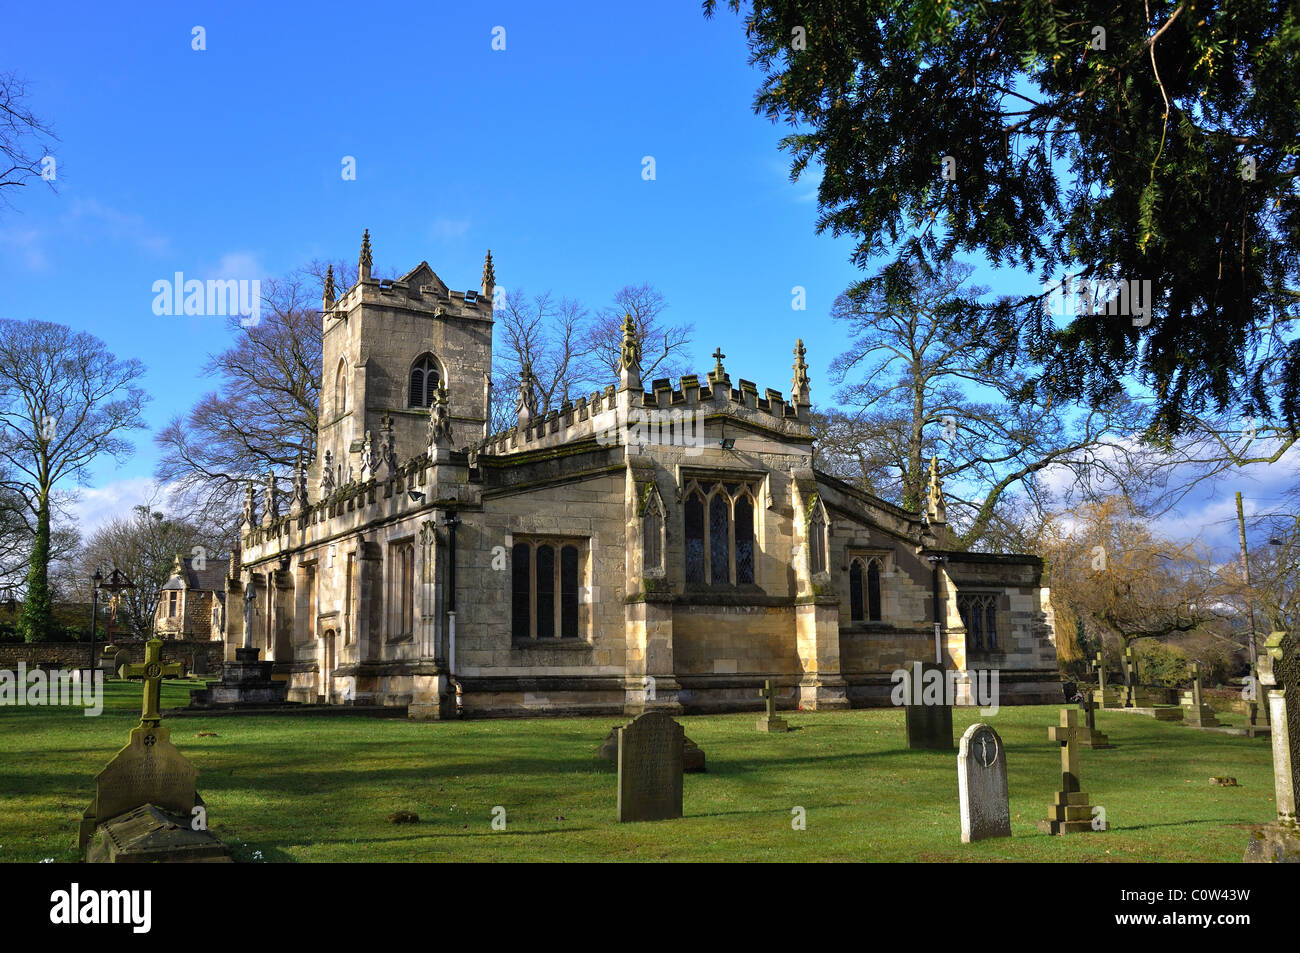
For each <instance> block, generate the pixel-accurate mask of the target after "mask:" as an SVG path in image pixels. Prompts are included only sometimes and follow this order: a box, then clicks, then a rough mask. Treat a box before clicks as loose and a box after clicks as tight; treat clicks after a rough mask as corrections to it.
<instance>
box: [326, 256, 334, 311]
mask: <svg viewBox="0 0 1300 953" xmlns="http://www.w3.org/2000/svg"><path fill="white" fill-rule="evenodd" d="M334 301H335V296H334V266H333V265H330V266H329V267H328V268H326V269H325V310H327V311H328V310H329V309H330V308H332V307H334Z"/></svg>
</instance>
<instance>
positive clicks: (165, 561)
mask: <svg viewBox="0 0 1300 953" xmlns="http://www.w3.org/2000/svg"><path fill="white" fill-rule="evenodd" d="M196 549H197V552H196ZM177 556H180V557H181V559H182V560H183V561H184V562H186V563H187V564H188V565H189V566H190V567H191V568H194V569H202V568H204V567H205V566H206V565H207V564H208V562H212V563H214V564H215V563H218V562H220V561H221V560H222V559H223V558H229V557H228V555H227V556H225V557H223V556H222V555H221V550H220V549H219V548H218V547H216V546H215V545H214V544H213V541H212V537H211V535H210V534H207V533H204V532H203V531H202V530H200V528H199V527H197V526H195V525H194V524H193V523H191V522H189V521H187V520H183V519H176V518H175V517H170V516H167V515H166V514H164V513H163V512H162V511H161V510H156V509H154V508H153V507H152V505H141V506H136V507H133V508H132V512H131V515H130V516H118V517H114V518H113V519H111V520H109V521H108V522H106V523H104V524H103V525H102V526H100V527H99V528H98V529H96V530H95V532H94V533H92V534H91V536H90V539H88V540H87V541H86V546H85V549H84V550H83V551H82V553H81V554H80V558H79V559H78V563H79V564H80V569H81V572H80V573H79V576H78V581H80V580H82V579H86V578H88V577H89V576H90V575H92V574H93V573H94V572H95V570H96V569H97V568H98V569H100V570H101V571H102V572H103V573H104V574H105V575H107V574H108V572H109V570H110V569H120V570H122V572H124V573H125V574H126V575H127V577H128V578H129V579H130V580H131V582H133V583H134V584H135V588H134V589H127V590H124V591H123V593H122V605H121V607H120V608H119V610H118V620H119V623H120V625H121V627H122V628H124V629H127V630H129V631H133V632H136V633H138V634H141V635H148V634H150V633H152V632H153V626H154V618H155V615H156V612H157V608H158V600H159V599H160V598H161V593H162V587H163V584H164V583H166V582H167V580H168V578H169V577H170V576H171V571H172V566H173V564H174V563H175V559H176V557H177ZM89 590H90V586H89V583H86V584H85V586H84V588H82V589H80V591H78V595H80V596H81V597H82V598H83V599H84V600H85V601H87V602H89V601H90V591H89Z"/></svg>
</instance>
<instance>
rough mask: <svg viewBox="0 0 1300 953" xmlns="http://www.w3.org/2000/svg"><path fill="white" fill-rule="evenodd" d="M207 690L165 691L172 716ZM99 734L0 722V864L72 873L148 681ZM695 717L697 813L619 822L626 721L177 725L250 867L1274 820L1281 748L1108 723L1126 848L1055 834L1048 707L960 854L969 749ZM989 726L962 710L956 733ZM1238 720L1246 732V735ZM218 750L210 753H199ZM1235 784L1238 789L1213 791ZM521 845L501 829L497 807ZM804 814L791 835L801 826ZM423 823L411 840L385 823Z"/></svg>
mask: <svg viewBox="0 0 1300 953" xmlns="http://www.w3.org/2000/svg"><path fill="white" fill-rule="evenodd" d="M198 684H199V683H197V682H194V681H170V682H167V683H165V685H164V690H163V705H164V707H166V706H179V705H183V704H185V703H186V702H187V701H188V690H189V689H190V688H192V687H197V686H198ZM106 696H107V698H106V707H105V711H104V714H103V715H102V716H100V717H98V718H87V717H84V716H83V715H82V714H81V713H80V711H79V710H74V709H59V708H12V707H10V708H0V861H27V862H31V861H40V860H43V859H45V858H53V859H54V860H56V861H73V860H75V859H76V853H75V850H74V843H75V840H76V828H77V820H78V818H79V816H80V814H81V811H82V810H83V809H84V808H85V806H86V805H87V804H88V803H89V801H90V798H91V794H92V791H93V783H92V780H91V779H92V777H93V775H94V774H95V773H96V772H97V771H99V770H100V769H101V768H102V767H103V766H104V765H105V764H106V763H107V761H108V759H109V758H110V757H111V756H112V755H113V753H114V752H115V751H116V750H117V749H118V748H120V747H121V746H122V745H124V744H125V743H126V740H127V732H128V731H129V730H130V728H131V727H133V726H134V725H135V724H136V722H137V721H138V719H139V704H140V688H139V685H138V683H132V684H125V683H122V682H109V683H108V684H107V686H106ZM755 717H756V716H755V715H754V714H736V715H713V716H700V717H685V718H682V719H681V722H682V724H683V725H685V728H686V733H687V734H688V735H689V736H690V737H691V738H692V739H693V740H694V741H695V742H697V743H698V744H699V745H700V747H702V748H703V749H704V751H705V752H706V754H707V756H708V773H707V774H688V775H686V778H685V815H686V816H685V817H684V818H683V819H682V820H679V821H660V822H656V823H643V824H619V823H617V822H616V821H615V819H614V818H615V802H616V778H615V773H614V769H613V766H612V765H607V764H605V763H603V762H600V761H597V760H596V759H595V751H596V748H597V747H598V746H599V745H600V743H601V741H602V740H603V739H604V738H605V735H606V733H607V732H608V730H609V728H610V727H611V726H612V725H614V724H616V723H619V721H620V719H617V718H561V719H524V720H518V721H504V720H492V721H468V722H442V723H438V722H432V723H415V722H409V721H405V720H397V719H391V720H390V719H375V718H364V717H353V716H337V717H320V716H291V715H290V716H241V717H234V716H223V717H200V718H192V717H191V718H173V719H168V721H167V722H166V724H167V725H168V726H169V727H170V729H171V732H172V741H173V742H174V743H175V744H176V745H177V746H178V747H179V748H180V749H181V751H182V752H184V753H185V755H186V756H187V757H189V758H190V760H192V761H193V762H194V764H195V765H196V766H197V768H198V771H199V782H198V784H199V791H200V793H202V795H203V797H204V799H205V800H206V801H207V804H208V810H209V812H210V813H209V822H210V824H211V827H212V830H213V831H214V832H215V833H216V834H217V835H218V836H219V837H221V838H222V839H223V840H225V841H226V843H228V844H229V845H230V846H231V848H232V850H233V853H234V856H235V858H236V859H237V860H241V861H256V860H262V861H266V862H273V861H485V860H492V861H523V860H544V861H545V860H550V861H558V860H678V861H681V860H713V861H750V860H761V861H785V860H801V861H817V860H889V861H905V860H920V861H955V860H980V861H990V860H1024V861H1064V862H1079V861H1228V862H1237V861H1240V860H1241V855H1242V851H1243V850H1244V848H1245V846H1246V840H1247V829H1248V827H1249V826H1250V825H1253V824H1260V823H1264V822H1267V821H1269V820H1271V819H1272V818H1273V817H1274V807H1273V782H1272V767H1271V757H1270V753H1269V747H1268V741H1267V739H1248V738H1238V737H1232V736H1228V735H1223V734H1218V733H1214V732H1203V731H1196V730H1193V729H1189V728H1184V727H1182V726H1179V725H1170V724H1162V723H1158V722H1156V721H1154V720H1152V719H1149V718H1143V717H1140V716H1133V715H1121V714H1113V713H1112V714H1106V713H1104V712H1103V713H1100V714H1099V715H1098V727H1099V728H1100V729H1101V730H1103V731H1105V732H1107V733H1108V734H1109V735H1110V738H1111V742H1112V743H1113V744H1115V745H1117V747H1116V748H1114V749H1112V750H1109V751H1089V750H1087V749H1084V750H1083V751H1082V754H1081V773H1082V777H1083V787H1084V790H1085V791H1087V792H1088V793H1089V794H1090V795H1092V803H1093V804H1096V805H1100V806H1102V807H1104V808H1105V810H1106V817H1107V820H1108V821H1109V822H1110V824H1111V825H1112V828H1113V829H1112V830H1110V831H1107V832H1105V833H1098V834H1093V833H1088V834H1079V835H1070V836H1067V837H1049V836H1046V835H1043V834H1039V833H1038V830H1037V828H1036V822H1037V821H1038V819H1039V818H1040V817H1043V816H1045V814H1046V809H1047V806H1048V804H1049V803H1050V802H1051V800H1052V794H1053V791H1054V790H1055V789H1056V787H1057V785H1058V784H1059V780H1060V773H1059V771H1060V768H1059V765H1060V754H1059V747H1058V746H1057V745H1056V744H1054V743H1052V742H1050V741H1049V740H1048V738H1047V727H1048V725H1050V724H1052V723H1054V722H1055V721H1056V719H1057V709H1056V708H1054V707H1030V708H1004V709H1002V710H1001V711H1000V712H999V713H998V714H997V715H995V716H993V717H991V718H987V719H983V720H986V721H988V722H990V723H991V724H993V725H994V726H995V727H996V728H997V730H998V731H999V733H1000V734H1001V735H1002V737H1003V740H1004V742H1005V744H1006V748H1007V754H1008V768H1009V776H1008V777H1009V786H1010V790H1011V828H1012V833H1013V835H1014V836H1012V837H1011V838H1009V839H1008V838H999V839H996V840H989V841H983V842H981V843H978V844H962V843H961V838H960V827H959V822H958V814H957V771H956V755H955V753H945V752H924V751H907V750H905V749H904V748H903V714H902V712H901V711H898V710H893V709H888V710H885V709H874V710H865V711H852V712H843V713H800V712H791V713H788V715H787V719H788V721H789V722H790V724H791V725H792V726H793V727H794V728H795V729H797V730H794V731H791V732H789V733H788V734H783V735H778V734H773V735H767V734H762V733H759V732H757V731H755V730H754V720H755ZM977 720H981V719H980V716H979V714H978V712H977V710H976V709H961V708H959V709H957V710H956V711H955V714H954V721H955V729H956V734H957V736H958V737H960V734H961V732H962V731H964V730H965V729H966V727H967V726H969V725H970V724H972V723H973V722H975V721H977ZM1238 720H1239V719H1238ZM200 731H203V732H216V737H203V738H200V737H196V735H197V733H198V732H200ZM1225 774H1226V775H1232V776H1234V777H1236V778H1237V780H1238V782H1239V783H1240V785H1241V786H1240V787H1236V788H1223V787H1217V786H1213V785H1211V784H1210V783H1209V778H1210V776H1211V775H1225ZM497 806H501V807H504V808H505V811H506V829H505V830H504V831H494V830H493V829H492V824H491V822H492V815H493V808H494V807H497ZM795 806H800V807H803V808H804V809H805V810H806V812H807V829H806V830H803V831H798V830H793V829H792V825H791V819H792V815H791V809H792V808H794V807H795ZM399 810H405V811H414V812H416V813H417V814H419V816H420V820H419V822H418V823H415V824H408V825H396V824H392V823H390V822H389V821H388V819H387V818H388V815H389V814H391V813H393V812H394V811H399Z"/></svg>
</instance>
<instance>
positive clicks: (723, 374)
mask: <svg viewBox="0 0 1300 953" xmlns="http://www.w3.org/2000/svg"><path fill="white" fill-rule="evenodd" d="M710 356H711V357H712V358H713V370H711V371H709V373H708V374H707V375H706V376H707V377H708V380H709V383H710V384H719V383H722V382H724V381H727V380H728V379H729V378H728V377H727V369H726V368H725V367H723V366H722V359H723V358H724V357H726V356H727V355H725V354H723V353H722V348H715V349H714V351H713V354H712V355H710Z"/></svg>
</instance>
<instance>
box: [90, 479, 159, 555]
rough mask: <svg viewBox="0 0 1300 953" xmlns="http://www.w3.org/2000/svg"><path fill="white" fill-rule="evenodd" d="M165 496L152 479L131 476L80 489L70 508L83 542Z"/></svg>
mask: <svg viewBox="0 0 1300 953" xmlns="http://www.w3.org/2000/svg"><path fill="white" fill-rule="evenodd" d="M161 496H162V494H161V493H159V490H158V484H157V483H155V482H154V481H153V480H152V479H151V478H149V477H127V478H126V479H123V480H114V481H113V482H111V483H105V484H103V485H102V486H97V487H86V488H82V489H80V490H78V491H77V499H76V500H75V501H74V502H73V503H72V505H71V506H70V507H69V509H70V510H71V515H72V519H73V525H74V526H76V528H77V530H78V532H80V533H81V538H82V540H86V539H89V538H90V535H91V534H92V533H93V532H95V530H96V529H98V528H99V527H100V526H102V525H104V524H105V523H107V522H108V521H109V520H111V519H113V518H114V517H116V516H129V515H130V514H131V508H132V507H134V506H140V505H143V504H147V503H152V502H156V501H157V500H158V499H159V498H160V497H161Z"/></svg>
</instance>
